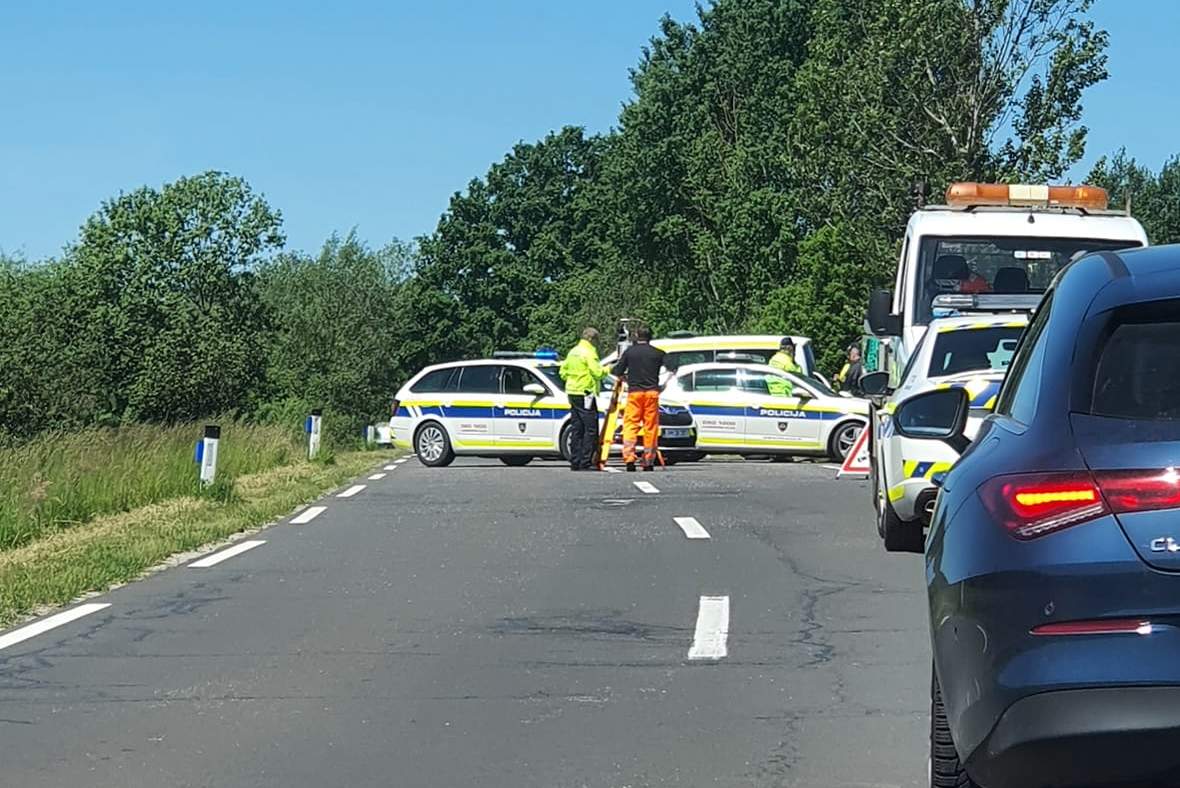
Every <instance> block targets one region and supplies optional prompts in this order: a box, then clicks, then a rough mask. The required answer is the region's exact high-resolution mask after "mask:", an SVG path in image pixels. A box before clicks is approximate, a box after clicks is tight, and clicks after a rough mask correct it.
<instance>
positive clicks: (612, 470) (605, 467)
mask: <svg viewBox="0 0 1180 788" xmlns="http://www.w3.org/2000/svg"><path fill="white" fill-rule="evenodd" d="M603 470H604V471H606V472H607V473H622V471H620V470H619V469H618V468H614V467H611V466H610V465H607V466H604V467H603Z"/></svg>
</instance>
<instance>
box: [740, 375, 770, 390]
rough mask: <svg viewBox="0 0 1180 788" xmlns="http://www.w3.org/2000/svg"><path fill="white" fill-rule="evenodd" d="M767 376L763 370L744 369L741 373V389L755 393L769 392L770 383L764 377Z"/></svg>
mask: <svg viewBox="0 0 1180 788" xmlns="http://www.w3.org/2000/svg"><path fill="white" fill-rule="evenodd" d="M767 377H769V375H767V374H766V373H765V372H754V371H752V370H746V371H745V372H744V373H743V374H742V391H751V392H753V393H755V394H767V395H769V394H770V384H769V383H767V381H766V379H767Z"/></svg>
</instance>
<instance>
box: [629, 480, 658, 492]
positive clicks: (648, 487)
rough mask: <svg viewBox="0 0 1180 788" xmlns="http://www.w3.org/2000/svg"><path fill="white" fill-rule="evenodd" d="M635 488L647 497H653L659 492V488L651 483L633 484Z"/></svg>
mask: <svg viewBox="0 0 1180 788" xmlns="http://www.w3.org/2000/svg"><path fill="white" fill-rule="evenodd" d="M635 486H636V487H638V488H639V489H640V490H642V491H643V492H645V493H647V494H648V495H654V494H656V493H658V492H659V491H660V490H659V488H658V487H656V486H655V485H654V484H652V483H651V482H635Z"/></svg>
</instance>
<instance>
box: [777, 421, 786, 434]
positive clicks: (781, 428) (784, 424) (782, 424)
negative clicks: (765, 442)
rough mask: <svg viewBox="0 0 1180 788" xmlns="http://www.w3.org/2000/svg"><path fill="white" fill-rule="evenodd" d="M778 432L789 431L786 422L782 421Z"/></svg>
mask: <svg viewBox="0 0 1180 788" xmlns="http://www.w3.org/2000/svg"><path fill="white" fill-rule="evenodd" d="M778 431H779V432H786V431H787V423H786V422H785V421H780V422H779V423H778Z"/></svg>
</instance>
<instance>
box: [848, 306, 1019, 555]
mask: <svg viewBox="0 0 1180 788" xmlns="http://www.w3.org/2000/svg"><path fill="white" fill-rule="evenodd" d="M1027 324H1028V315H1027V314H1021V313H1011V314H1000V315H964V316H955V317H941V318H936V319H934V320H933V321H932V322H931V323H930V327H929V330H928V331H927V332H926V333H925V335H924V336H923V338H922V340H921V341H920V342H919V344H918V345H917V347H916V348H915V350H914V352H913V353H912V354H911V355H910V357H909V359H908V362H907V364H906V367H905V369H904V371H903V372H902V374H901V383H900V385H899V386H898V388H897V390H896V391H893V392H890V396H889V399H888V400H887V401H886V402H885V404H884V406H883V407H882V408H880V409H879V410H877V411H876V413H875V419H876V423H877V428H876V429H877V431H876V435H875V440H873V441H872V442H871V443H872V451H871V456H872V466H873V467H872V479H873V484H872V490H873V496H874V503H875V506H876V511H877V531H878V533H879V535H880V536H881V538H882V539H884V541H885V549H886V550H888V551H890V552H921V550H922V545H923V529H924V527H925V525H926V519H927V517H928V514H929V510H932V508H933V505H934V498H935V493H936V488H935V486H934V483H933V481H932V480H931V479H932V477H933V476H934V475H935V474H937V473H942V472H945V471H947V470H949V469H950V467H951V465H953V464H954V462H955V460H956V459H957V458H958V455H957V454H956V453H955V451H954V450H953V449H951V448H950V447H949V446H947V445H945V444H943V443H939V442H937V441H919V440H912V439H910V438H904V437H902V436H900V435H898V434H897V433H896V432H895V431H894V429H893V417H892V413H893V411H894V408H895V407H896V405H897V404H898V403H900V402H902V401H904V400H907V399H909V398H910V397H912V396H914V395H915V394H920V393H922V392H924V391H931V390H934V389H940V388H964V389H966V390H967V393H968V395H969V396H970V398H971V411H970V414H969V415H970V418H969V419H968V422H967V435H968V437H973V436H974V434H975V430H977V429H978V427H979V423H980V422H981V421H982V420H983V418H984V417H985V416H987V414H988V413H990V412H991V410H992V408H993V407H994V406H995V399H996V395H997V394H998V393H999V390H1000V384H1001V383H1002V382H1003V379H1004V375H1005V373H1006V372H1007V369H1008V363H1009V362H1010V361H1011V359H1012V354H1013V353H1014V352H1015V350H1016V345H1017V342H1018V341H1019V340H1020V335H1021V333H1022V332H1023V331H1024V328H1025V326H1026V325H1027ZM877 375H887V373H877ZM870 388H871V384H870Z"/></svg>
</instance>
